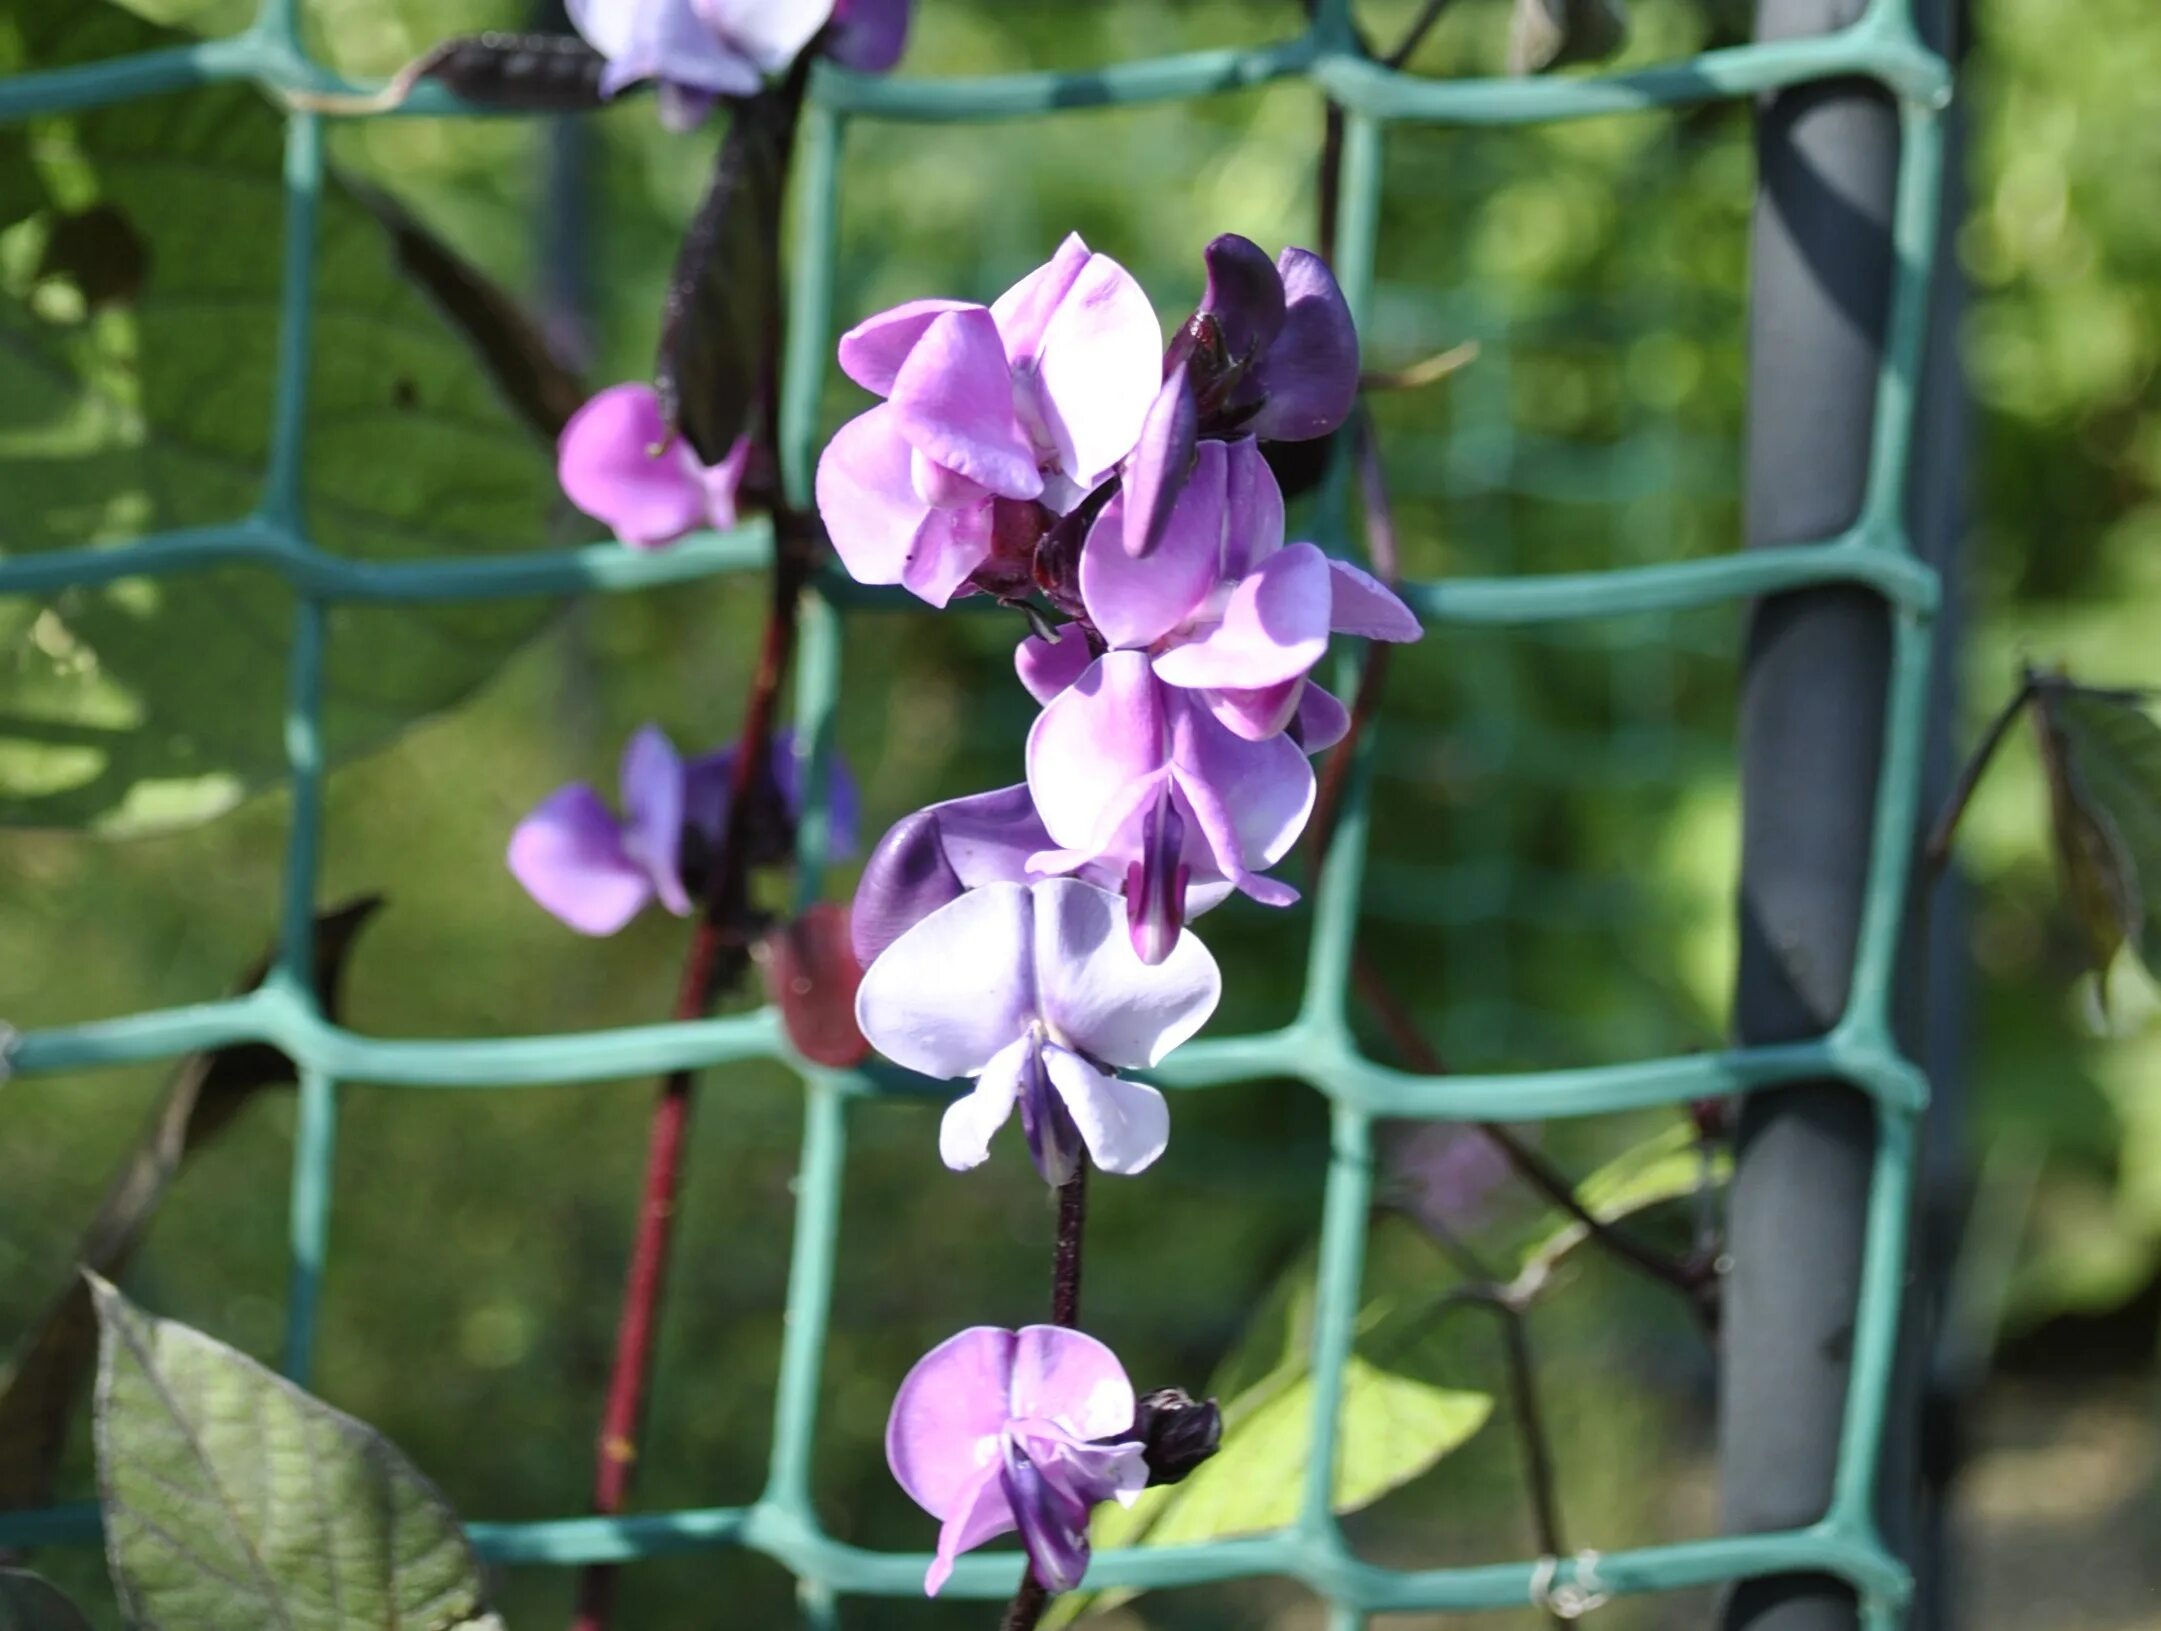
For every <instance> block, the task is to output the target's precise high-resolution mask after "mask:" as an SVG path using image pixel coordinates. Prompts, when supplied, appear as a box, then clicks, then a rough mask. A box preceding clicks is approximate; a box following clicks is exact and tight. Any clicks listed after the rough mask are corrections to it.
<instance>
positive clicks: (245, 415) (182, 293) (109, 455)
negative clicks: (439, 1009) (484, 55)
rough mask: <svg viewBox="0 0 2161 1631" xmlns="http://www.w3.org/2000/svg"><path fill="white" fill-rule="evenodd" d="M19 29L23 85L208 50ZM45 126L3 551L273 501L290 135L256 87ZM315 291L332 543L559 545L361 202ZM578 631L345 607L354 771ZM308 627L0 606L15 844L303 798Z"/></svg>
mask: <svg viewBox="0 0 2161 1631" xmlns="http://www.w3.org/2000/svg"><path fill="white" fill-rule="evenodd" d="M9 23H10V26H9V27H8V28H7V29H6V30H4V31H0V73H11V72H15V71H18V70H23V69H51V68H59V67H65V66H69V65H73V64H77V63H83V62H89V61H97V60H104V59H109V58H113V57H119V56H123V55H126V54H128V53H130V52H135V51H144V50H154V49H159V48H163V47H168V46H172V45H174V44H176V43H180V42H181V41H182V39H183V36H180V35H177V34H174V33H173V32H171V31H169V30H167V29H164V28H161V27H158V26H156V25H154V24H151V23H148V22H145V21H143V20H142V19H141V18H139V17H136V16H134V15H132V14H130V13H129V12H127V11H124V10H122V9H120V8H119V7H117V6H114V5H110V4H105V3H101V0H82V3H80V4H73V5H36V6H30V7H27V8H17V10H16V12H14V13H12V14H11V15H10V19H9ZM38 130H39V138H38V140H37V141H36V142H35V143H33V144H31V145H30V146H29V147H28V148H27V150H26V151H27V153H28V155H29V159H30V166H29V167H30V168H31V169H32V171H33V172H34V183H35V190H34V197H31V196H28V195H26V194H25V193H24V191H23V190H22V189H19V188H17V187H15V186H14V185H12V183H11V184H9V185H7V186H5V187H0V220H5V219H6V218H7V217H8V216H9V215H11V214H16V213H17V212H21V213H20V214H19V218H17V219H15V220H14V222H13V224H12V225H8V226H6V227H5V228H4V230H0V353H4V354H5V356H6V364H5V371H6V376H7V389H6V392H5V396H6V407H5V411H4V412H0V556H5V557H7V558H11V559H14V558H21V557H25V556H32V555H37V554H40V553H44V552H47V551H53V550H61V549H70V548H79V547H85V546H88V547H99V548H112V549H125V548H127V547H129V544H130V543H131V542H132V541H133V540H135V539H137V538H139V537H141V536H142V535H144V534H145V533H150V532H157V531H162V530H166V529H171V528H180V527H193V526H209V527H222V526H228V525H231V524H234V523H237V522H240V521H242V520H244V519H245V518H246V517H247V516H249V515H250V514H251V513H252V512H254V511H255V510H256V509H257V508H258V506H259V505H260V504H261V503H262V501H263V497H264V492H265V485H264V470H265V466H266V463H267V459H268V452H269V446H270V428H271V423H272V418H273V411H272V404H273V399H274V394H275V393H274V383H275V375H276V357H277V344H278V334H279V328H280V322H279V318H280V314H281V311H282V310H283V302H284V297H285V295H286V293H287V291H286V290H285V288H284V286H283V282H284V280H283V267H282V264H281V255H280V244H281V241H282V239H283V236H284V227H285V219H286V191H285V188H284V185H283V182H282V179H281V178H282V166H283V164H284V160H285V144H286V132H285V121H284V119H283V118H281V117H280V115H279V114H278V112H277V111H276V110H275V109H274V108H273V107H272V106H270V104H269V103H267V102H266V101H265V100H264V98H263V97H262V95H261V94H260V93H259V92H258V91H257V90H256V89H255V88H254V87H252V86H249V85H237V84H236V85H219V86H202V87H196V88H194V89H191V90H189V91H187V92H186V93H185V94H177V95H172V96H165V97H155V98H149V99H144V100H138V101H129V102H122V103H116V104H114V105H112V106H109V107H100V108H90V109H83V110H79V111H74V112H68V113H63V114H56V115H51V116H48V117H46V118H44V119H42V120H41V121H40V123H39V126H38ZM6 168H10V166H9V165H8V164H7V161H6V154H5V152H4V151H0V169H6ZM25 202H27V203H28V204H29V208H28V209H27V211H23V210H22V206H23V204H24V203H25ZM298 297H302V298H306V299H308V300H309V301H310V303H311V306H312V311H313V350H312V362H311V366H310V367H309V370H308V411H307V415H306V422H305V425H304V427H303V428H304V432H305V435H304V458H303V463H302V473H301V482H300V495H299V497H300V508H301V512H302V516H303V521H304V525H305V528H306V530H307V532H308V535H309V536H310V537H311V539H312V540H313V541H314V542H315V543H316V544H318V545H319V546H320V547H321V548H323V549H325V550H327V551H330V552H332V553H335V554H338V555H341V556H347V557H351V558H354V559H358V560H365V561H373V562H392V561H404V560H410V559H412V558H414V557H418V556H437V555H477V554H488V553H495V552H503V551H517V550H530V549H534V548H539V547H544V546H545V545H546V544H548V543H549V542H550V530H551V527H553V526H554V525H556V523H557V521H558V519H559V517H560V516H561V515H562V507H561V505H560V501H559V499H558V496H557V493H556V489H555V483H554V479H553V468H552V466H553V460H552V456H551V449H550V448H549V447H548V446H547V445H546V443H545V440H544V438H542V437H540V436H536V435H535V434H534V432H533V429H532V428H531V426H530V424H529V423H527V422H523V421H522V420H521V415H520V413H519V412H518V411H516V410H515V409H514V408H513V407H512V406H511V405H510V404H509V403H508V402H506V401H505V399H504V397H503V395H502V393H501V391H500V390H499V388H498V386H497V384H496V382H495V377H494V376H491V374H490V372H489V371H488V369H486V368H485V367H483V366H480V359H479V358H478V357H477V356H476V353H475V351H474V350H473V349H472V348H471V347H470V346H469V345H468V343H467V341H466V340H465V338H464V336H463V335H462V334H461V333H460V331H459V330H458V328H457V327H456V325H455V324H453V323H451V322H449V321H447V320H446V319H445V317H444V315H443V313H442V311H441V310H440V309H438V308H437V307H436V306H435V305H434V304H431V302H430V300H429V298H428V296H427V295H425V294H423V293H422V292H421V290H420V289H418V288H416V287H415V286H414V285H413V284H412V283H411V282H410V281H409V279H408V278H407V277H406V276H405V275H404V274H403V272H402V271H401V268H400V265H399V259H398V252H397V243H396V241H395V240H394V239H393V238H392V237H391V236H390V235H388V234H386V233H385V232H384V231H383V230H382V227H381V225H380V224H379V223H378V221H377V220H376V219H375V218H374V217H373V216H372V215H371V214H370V213H369V211H368V210H367V209H366V208H364V207H363V206H362V205H361V204H360V203H359V202H358V201H357V200H356V199H355V198H354V197H353V196H352V195H351V194H350V192H349V191H348V190H347V189H345V188H344V187H343V186H341V185H340V184H339V183H338V182H337V181H336V179H335V178H332V179H331V180H330V181H329V182H328V183H326V185H325V187H324V189H323V193H322V197H321V200H320V254H319V257H318V262H317V267H316V273H315V278H314V287H313V288H312V289H311V290H308V291H301V292H299V296H298ZM526 417H529V416H526ZM552 610H553V607H552V605H551V603H549V602H546V601H519V602H502V601H490V602H474V603H467V604H462V605H449V604H433V605H422V606H413V607H401V608H398V609H397V610H396V611H395V612H394V613H393V612H386V611H360V610H341V611H340V612H338V613H337V614H335V615H334V616H333V618H332V622H331V634H332V639H331V646H330V652H329V660H328V673H327V684H326V687H325V705H324V709H323V725H324V730H325V737H326V745H327V747H328V750H329V752H330V753H331V754H332V755H333V756H342V755H349V754H352V753H354V752H357V751H360V750H362V749H365V748H367V747H370V746H373V745H376V744H379V743H381V742H383V741H385V740H386V739H388V738H389V737H391V736H392V735H394V734H395V733H396V732H398V731H399V730H401V729H403V728H404V727H405V726H407V725H409V724H411V723H412V722H413V721H415V720H416V719H419V718H421V717H423V716H425V715H427V714H429V713H431V712H434V711H436V710H438V709H441V708H444V707H447V706H449V705H450V704H452V703H454V702H456V701H458V700H459V699H461V698H462V697H464V696H466V695H467V694H469V693H470V692H471V691H472V690H473V689H474V688H475V687H476V686H477V685H479V684H480V683H481V682H482V681H484V680H485V679H487V678H488V677H489V676H490V675H491V674H492V673H494V671H495V670H496V668H497V667H498V666H499V665H500V663H501V662H502V661H503V659H504V658H505V657H506V656H507V655H508V654H509V653H510V652H511V651H512V650H513V649H514V648H516V647H517V646H518V645H519V644H520V643H521V642H522V641H523V640H524V639H525V638H526V637H527V636H529V635H530V634H531V633H532V632H533V631H534V630H535V629H537V628H538V627H540V626H541V624H542V623H543V621H544V620H545V619H546V618H547V617H548V616H549V615H550V614H551V611H552ZM293 622H294V604H293V597H292V595H291V594H290V592H289V591H288V590H287V589H286V588H285V586H284V585H283V583H282V582H280V581H279V579H278V578H277V577H276V576H275V575H274V574H272V573H270V572H267V571H261V570H255V569H243V568H237V567H235V568H230V569H219V570H215V571H211V572H204V573H193V574H182V575H176V576H168V577H163V578H159V579H155V580H142V579H136V580H128V581H122V582H118V583H113V584H108V585H102V586H98V587H91V588H76V589H65V590H56V591H54V592H52V593H51V594H50V595H48V596H47V597H45V598H43V599H34V598H28V597H22V596H14V597H9V598H7V599H5V600H4V601H0V650H4V651H6V652H7V653H8V654H9V660H8V661H7V662H5V663H0V823H13V824H29V825H89V826H95V827H98V828H100V829H102V830H106V831H140V830H145V829H150V828H158V827H171V826H177V825H184V824H186V823H188V822H191V821H195V820H200V819H202V818H203V817H205V816H207V815H211V814H214V813H216V812H217V811H219V810H222V809H224V808H226V807H228V806H230V805H231V804H232V803H233V802H235V801H236V800H237V799H239V798H241V797H242V796H244V795H245V794H246V793H248V792H249V791H251V790H254V789H256V788H260V787H262V786H264V785H266V784H268V783H270V782H271V781H273V780H274V779H276V778H277V777H278V776H279V775H280V774H282V772H283V770H284V765H285V743H284V737H283V733H282V722H281V717H280V715H281V710H282V707H283V701H284V692H285V673H286V668H287V656H288V647H289V645H290V641H291V629H292V626H293Z"/></svg>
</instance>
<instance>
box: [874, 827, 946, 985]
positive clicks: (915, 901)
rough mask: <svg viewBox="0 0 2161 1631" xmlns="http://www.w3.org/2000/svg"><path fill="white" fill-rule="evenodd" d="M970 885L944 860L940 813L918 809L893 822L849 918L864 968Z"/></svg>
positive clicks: (881, 841) (876, 854)
mask: <svg viewBox="0 0 2161 1631" xmlns="http://www.w3.org/2000/svg"><path fill="white" fill-rule="evenodd" d="M966 888H967V886H966V885H965V884H963V883H962V882H961V881H960V875H959V874H958V873H956V872H955V871H954V870H953V867H952V863H951V862H949V861H948V860H947V859H946V854H945V846H944V845H943V844H942V843H941V842H940V841H939V831H938V812H937V810H936V809H935V808H932V809H928V810H918V811H916V813H915V814H914V815H912V816H903V817H902V818H901V819H900V820H899V821H896V822H895V823H894V824H893V828H892V831H890V832H888V833H887V834H886V835H885V836H884V837H883V838H881V839H879V840H878V847H877V848H876V849H874V850H872V851H871V852H870V859H869V860H867V861H865V862H864V863H863V877H862V880H861V882H859V883H858V884H857V885H856V886H855V905H854V907H853V909H852V910H851V913H850V917H849V936H850V938H851V939H852V940H853V941H854V942H855V955H856V957H857V958H858V959H859V960H860V961H861V962H862V964H863V966H864V967H865V968H868V967H870V965H871V963H872V962H873V961H875V960H876V958H877V956H878V953H880V952H881V951H883V950H885V948H886V947H888V946H890V945H891V944H892V943H893V942H894V941H896V940H898V939H899V938H900V937H901V936H902V935H903V934H905V933H906V932H907V931H908V930H909V929H911V928H913V927H914V926H915V925H916V924H917V923H920V922H921V921H922V920H923V919H924V918H926V917H929V916H930V914H931V913H933V912H935V911H937V910H938V908H939V907H941V906H943V905H945V904H946V903H947V902H948V901H955V900H958V899H960V897H961V895H962V894H963V893H965V892H966Z"/></svg>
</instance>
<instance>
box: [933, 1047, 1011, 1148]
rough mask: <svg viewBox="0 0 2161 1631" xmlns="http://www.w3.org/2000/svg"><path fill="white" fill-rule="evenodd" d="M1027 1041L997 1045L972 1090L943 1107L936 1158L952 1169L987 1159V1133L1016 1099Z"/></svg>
mask: <svg viewBox="0 0 2161 1631" xmlns="http://www.w3.org/2000/svg"><path fill="white" fill-rule="evenodd" d="M1031 1040H1032V1039H1031V1038H1029V1037H1025V1036H1024V1037H1022V1038H1020V1039H1019V1040H1018V1041H1016V1042H1010V1043H1008V1044H1007V1045H1006V1046H1005V1047H1003V1048H1001V1049H1000V1050H999V1051H998V1053H997V1055H996V1056H995V1057H994V1058H993V1059H992V1060H991V1062H990V1063H989V1064H987V1065H985V1066H984V1067H983V1074H982V1075H981V1076H979V1077H977V1078H976V1083H975V1090H974V1091H973V1092H971V1093H965V1094H963V1095H962V1096H961V1097H959V1098H957V1099H955V1100H954V1101H953V1102H952V1103H951V1104H950V1105H948V1106H947V1107H946V1112H945V1119H944V1120H942V1121H940V1122H939V1123H938V1158H939V1159H940V1160H942V1161H943V1162H945V1164H946V1165H947V1166H949V1167H951V1168H952V1169H953V1170H954V1171H955V1172H966V1171H967V1170H968V1169H969V1168H970V1167H979V1166H981V1165H982V1164H983V1163H984V1162H985V1161H986V1160H988V1159H989V1158H990V1140H991V1134H993V1133H995V1132H996V1131H997V1130H998V1129H999V1128H1001V1127H1003V1126H1004V1125H1005V1124H1006V1121H1007V1118H1009V1117H1010V1116H1011V1115H1012V1114H1013V1106H1014V1105H1015V1104H1016V1103H1017V1102H1018V1101H1019V1098H1020V1083H1021V1074H1022V1072H1023V1071H1025V1070H1026V1069H1027V1067H1028V1049H1029V1047H1030V1045H1031Z"/></svg>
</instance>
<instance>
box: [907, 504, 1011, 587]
mask: <svg viewBox="0 0 2161 1631" xmlns="http://www.w3.org/2000/svg"><path fill="white" fill-rule="evenodd" d="M990 524H991V507H990V506H989V505H988V504H984V505H980V506H978V507H977V508H975V509H972V510H933V511H931V512H930V514H929V515H927V516H925V517H924V518H923V524H922V526H920V527H918V528H917V529H916V534H915V540H914V542H913V543H912V544H911V545H910V546H909V550H908V561H907V565H906V566H904V567H903V568H902V569H901V574H900V581H901V582H902V584H903V585H905V586H906V587H907V589H908V592H909V593H910V594H912V595H914V596H915V597H916V599H918V600H922V601H927V602H929V603H930V604H931V605H933V606H943V605H945V604H946V603H947V602H948V601H950V600H951V599H952V598H953V597H954V596H955V595H957V594H959V593H960V591H961V588H962V586H963V585H964V584H966V583H967V581H968V580H969V579H970V578H971V577H973V576H974V575H975V569H976V568H977V567H979V566H981V565H982V564H983V563H984V562H985V561H987V560H989V559H990V549H991V537H990Z"/></svg>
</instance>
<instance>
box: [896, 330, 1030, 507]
mask: <svg viewBox="0 0 2161 1631" xmlns="http://www.w3.org/2000/svg"><path fill="white" fill-rule="evenodd" d="M888 406H889V407H890V408H891V410H892V412H893V416H894V417H893V423H894V425H895V427H896V428H897V429H898V430H899V431H900V433H901V434H902V435H903V436H905V437H906V438H907V439H908V441H909V442H910V443H911V444H912V445H913V446H915V447H917V448H919V449H920V450H921V451H922V452H923V453H924V454H925V455H926V456H927V457H929V458H930V459H931V460H933V461H934V462H936V463H938V464H941V465H944V466H945V467H946V468H947V469H948V470H954V471H958V472H959V473H960V474H961V475H964V476H966V477H967V478H968V479H969V480H971V481H975V482H979V483H981V484H982V485H983V486H985V487H987V488H989V489H990V490H991V491H992V492H994V493H999V494H1002V495H1004V496H1005V497H1007V498H1033V497H1035V495H1036V494H1038V493H1040V492H1041V491H1042V490H1043V477H1042V474H1041V472H1040V471H1038V470H1037V469H1036V461H1035V450H1034V449H1033V448H1031V447H1030V446H1029V445H1028V440H1027V438H1026V437H1025V436H1023V435H1022V434H1021V430H1020V425H1019V424H1018V422H1016V420H1015V419H1014V417H1013V375H1012V370H1011V369H1010V368H1009V367H1008V366H1007V364H1006V360H1005V346H1004V343H1003V342H1002V341H1001V340H1000V339H999V338H998V325H997V324H996V323H995V322H994V321H992V319H991V314H990V313H989V312H987V311H985V310H984V309H983V308H982V307H981V306H970V307H967V308H964V309H963V310H960V311H949V312H943V313H941V314H939V315H938V316H936V317H934V318H932V319H931V321H930V326H929V327H928V328H926V329H924V330H923V332H922V335H921V336H920V337H919V338H918V339H917V340H916V343H915V346H914V348H913V349H912V350H910V351H909V353H908V356H907V359H906V360H905V361H903V362H902V363H901V365H900V372H899V373H898V374H896V375H895V376H894V377H893V391H892V395H891V396H890V397H889V398H888Z"/></svg>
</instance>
